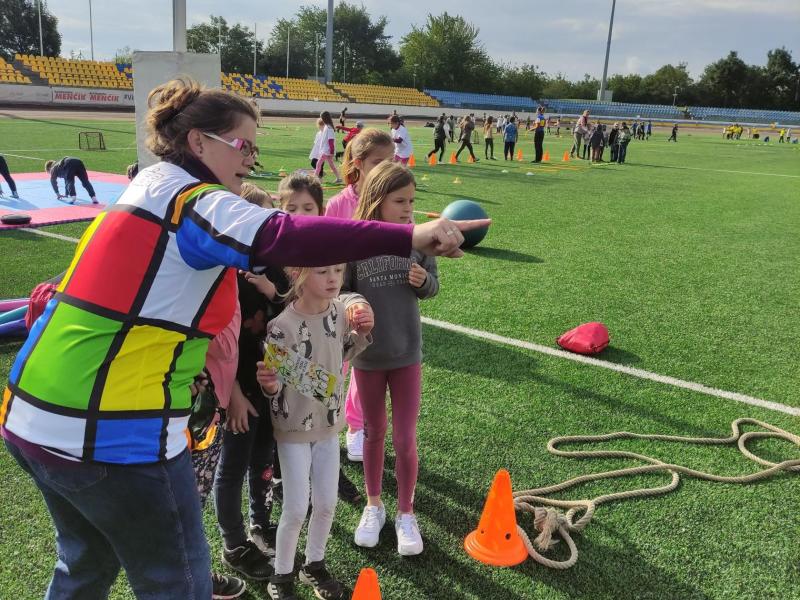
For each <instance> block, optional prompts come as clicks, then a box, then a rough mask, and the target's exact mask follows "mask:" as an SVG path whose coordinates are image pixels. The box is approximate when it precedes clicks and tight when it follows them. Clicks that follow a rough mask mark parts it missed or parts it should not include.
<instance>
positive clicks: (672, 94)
mask: <svg viewBox="0 0 800 600" xmlns="http://www.w3.org/2000/svg"><path fill="white" fill-rule="evenodd" d="M326 20H327V11H326V9H324V8H320V7H317V6H302V7H301V8H300V9H299V10H298V11H297V13H296V14H295V15H294V16H293V17H292V18H290V19H280V20H279V21H278V22H277V23H276V24H275V26H274V27H273V28H272V30H271V31H270V32H268V33H267V35H266V36H264V37H263V38H257V37H256V36H255V35H254V31H253V29H251V28H250V27H249V26H247V25H244V24H241V23H235V24H230V23H228V22H227V21H226V20H225V19H224V18H223V17H219V16H213V15H212V16H211V17H210V18H209V19H208V21H206V22H204V23H200V24H197V25H193V26H192V27H190V28H189V29H188V30H187V45H188V48H189V50H190V51H194V52H211V53H219V54H220V56H221V60H222V69H223V71H226V72H237V73H252V71H253V58H254V50H255V59H256V61H255V62H256V64H255V70H256V72H257V73H260V74H265V73H266V74H269V75H272V76H283V75H286V72H287V48H288V73H289V76H291V77H298V78H307V77H322V76H324V73H325V44H326V40H325V25H326ZM333 21H334V32H335V35H334V41H333V44H334V47H333V79H334V81H347V82H352V83H374V84H382V85H397V86H407V87H412V86H413V87H416V88H418V89H422V88H432V89H444V90H452V91H463V92H483V93H489V94H497V93H501V94H508V95H514V96H528V97H531V98H536V99H539V98H575V99H586V100H592V99H595V98H596V97H597V90H598V89H599V88H600V82H599V80H598V79H597V78H596V77H592V76H590V75H588V74H587V75H585V76H584V77H583V78H581V79H577V80H571V79H569V78H567V77H566V76H564V75H563V74H561V73H556V74H548V73H546V72H544V71H543V70H542V69H541V68H540V67H539V66H538V65H534V64H523V65H512V64H506V63H497V62H496V61H494V60H492V59H491V57H490V56H489V54H488V52H487V51H486V49H485V48H484V46H483V44H482V43H481V41H480V38H479V34H480V30H479V29H478V28H477V27H476V26H475V25H473V24H472V23H470V22H468V21H467V20H465V19H464V18H463V17H461V16H459V15H451V14H449V13H447V12H444V13H442V14H440V15H432V14H429V15H427V18H426V20H425V22H424V23H423V24H422V25H414V26H412V27H411V31H409V32H408V33H407V34H406V35H405V36H403V37H402V38H401V39H400V43H399V45H398V48H397V49H395V48H394V47H393V45H392V43H391V37H390V36H389V35H387V34H386V26H387V24H388V21H387V18H386V17H385V16H380V17H373V16H372V15H370V14H369V12H368V11H367V9H366V8H365V7H364V6H363V5H355V4H348V3H347V2H339V3H337V5H336V8H335V9H334V16H333ZM42 25H43V30H44V47H45V48H44V49H45V54H46V55H48V56H58V54H59V53H60V51H61V35H60V34H59V32H58V21H57V19H56V18H55V17H54V16H53V15H52V14H51V13H50V12H49V10H48V7H47V5H46V4H45V5H43V6H42ZM38 52H39V30H38V15H37V11H36V4H35V2H33V1H32V0H2V1H0V56H3V57H4V58H5V59H6V60H11V59H13V56H14V54H15V53H23V54H38ZM117 54H118V57H119V58H120V59H121V60H124V59H125V58H126V57H128V58H129V54H130V49H129V48H125V49H123V50H122V51H118V53H117ZM608 89H610V90H612V91H613V92H614V100H615V101H617V102H638V103H647V104H673V102H674V103H675V104H676V105H678V106H687V105H701V106H702V105H708V106H722V107H731V108H748V107H750V108H772V109H780V110H799V109H800V65H798V63H796V62H795V61H794V60H793V58H792V55H791V53H790V52H789V51H788V50H786V49H785V48H776V49H774V50H770V51H769V52H767V57H766V63H765V64H764V65H749V64H747V63H745V62H744V61H743V60H742V59H741V58H740V57H739V56H738V54H737V53H736V52H735V51H731V52H730V53H729V54H728V55H727V56H725V57H723V58H720V59H719V60H717V61H715V62H712V63H711V64H709V65H707V66H706V68H705V69H704V70H703V72H702V74H701V75H700V76H699V77H698V78H697V79H693V78H692V77H691V75H690V74H689V71H688V69H687V65H686V64H685V63H680V64H678V65H669V64H668V65H664V66H662V67H661V68H659V69H657V70H656V71H655V72H654V73H652V74H650V75H635V74H634V75H619V74H617V75H612V76H611V77H610V78H609V81H608Z"/></svg>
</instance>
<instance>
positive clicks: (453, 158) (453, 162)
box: [450, 152, 458, 165]
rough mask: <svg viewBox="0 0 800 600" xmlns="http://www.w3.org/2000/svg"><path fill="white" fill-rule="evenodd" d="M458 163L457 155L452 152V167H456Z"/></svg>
mask: <svg viewBox="0 0 800 600" xmlns="http://www.w3.org/2000/svg"><path fill="white" fill-rule="evenodd" d="M457 163H458V161H457V160H456V153H455V152H451V153H450V164H451V165H455V164H457Z"/></svg>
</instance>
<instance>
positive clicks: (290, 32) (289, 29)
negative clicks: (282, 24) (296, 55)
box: [286, 23, 292, 79]
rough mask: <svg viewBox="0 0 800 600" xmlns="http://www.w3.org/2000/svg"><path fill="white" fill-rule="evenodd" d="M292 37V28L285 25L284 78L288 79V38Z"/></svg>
mask: <svg viewBox="0 0 800 600" xmlns="http://www.w3.org/2000/svg"><path fill="white" fill-rule="evenodd" d="M291 35H292V26H291V25H289V24H288V23H287V25H286V78H287V79H288V78H289V38H290V37H291Z"/></svg>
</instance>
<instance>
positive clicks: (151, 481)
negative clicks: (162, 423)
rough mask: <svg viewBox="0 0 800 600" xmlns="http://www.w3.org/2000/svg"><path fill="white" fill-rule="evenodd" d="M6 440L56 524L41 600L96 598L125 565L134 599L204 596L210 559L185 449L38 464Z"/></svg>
mask: <svg viewBox="0 0 800 600" xmlns="http://www.w3.org/2000/svg"><path fill="white" fill-rule="evenodd" d="M6 447H7V448H8V451H9V452H10V453H11V455H12V456H13V457H14V458H15V459H16V461H17V462H18V463H19V465H20V466H21V467H22V468H23V469H24V470H25V471H26V472H27V473H28V474H29V475H30V476H31V478H32V479H33V481H34V483H35V484H36V486H37V487H38V488H39V491H41V493H42V496H44V501H45V503H46V504H47V509H48V510H49V511H50V516H51V517H52V519H53V525H54V526H55V529H56V552H57V554H58V560H57V561H56V566H55V570H54V572H53V578H52V580H51V581H50V586H49V587H48V589H47V594H46V596H45V599H46V600H84V599H86V598H91V599H92V600H102V599H104V598H107V597H108V593H109V589H110V588H111V585H112V584H113V583H114V580H115V579H116V578H117V574H118V573H119V569H120V566H122V567H123V568H124V569H125V572H126V573H127V576H128V581H129V582H130V584H131V587H132V588H133V592H134V594H135V595H136V597H137V598H138V599H139V600H175V599H176V598H180V599H181V600H209V599H210V598H211V559H210V556H209V550H208V543H207V542H206V537H205V533H204V531H203V522H202V519H201V513H200V500H199V497H198V495H197V488H196V484H195V477H194V471H193V470H192V463H191V460H190V458H189V452H188V451H186V452H183V453H182V454H181V455H180V456H178V457H176V458H174V459H172V460H169V461H166V462H161V463H155V464H147V465H110V464H99V463H75V464H68V465H54V464H45V463H42V462H40V461H38V460H37V459H35V458H33V457H31V456H29V455H28V454H26V453H25V452H23V451H22V450H21V449H19V448H18V447H17V446H15V445H13V444H10V443H8V442H6Z"/></svg>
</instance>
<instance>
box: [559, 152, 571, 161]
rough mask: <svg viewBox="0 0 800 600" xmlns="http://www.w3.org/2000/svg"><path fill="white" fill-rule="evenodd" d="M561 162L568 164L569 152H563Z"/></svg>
mask: <svg viewBox="0 0 800 600" xmlns="http://www.w3.org/2000/svg"><path fill="white" fill-rule="evenodd" d="M561 160H562V161H564V162H569V152H567V151H566V150H564V156H563V157H562V158H561Z"/></svg>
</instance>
